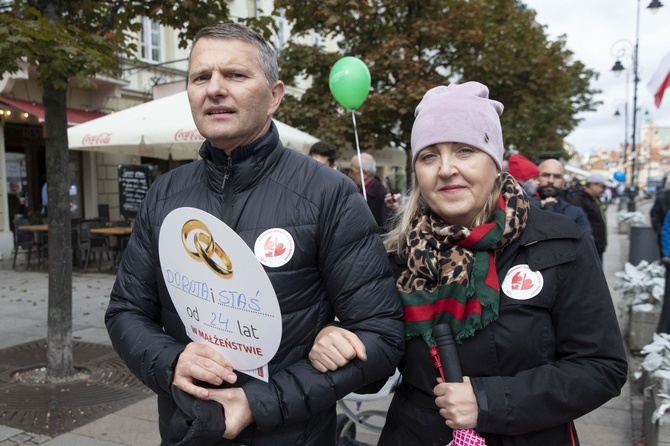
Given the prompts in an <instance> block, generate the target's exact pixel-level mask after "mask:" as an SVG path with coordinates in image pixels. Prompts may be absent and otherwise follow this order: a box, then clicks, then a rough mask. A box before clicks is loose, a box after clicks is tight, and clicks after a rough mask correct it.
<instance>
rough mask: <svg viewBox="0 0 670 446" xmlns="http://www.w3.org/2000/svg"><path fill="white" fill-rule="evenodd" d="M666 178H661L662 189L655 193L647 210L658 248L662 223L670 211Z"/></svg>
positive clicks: (669, 196) (669, 197) (669, 193)
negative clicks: (652, 201) (652, 202)
mask: <svg viewBox="0 0 670 446" xmlns="http://www.w3.org/2000/svg"><path fill="white" fill-rule="evenodd" d="M668 178H669V177H668V176H667V175H666V176H665V177H664V178H663V181H662V183H661V184H662V187H661V188H659V190H658V191H657V192H656V198H655V199H654V204H653V205H652V206H651V209H650V210H649V220H650V222H651V227H652V228H654V232H656V236H657V238H658V245H659V247H661V229H662V228H663V222H664V221H665V218H666V216H667V214H668V211H670V192H668V185H667V184H666V183H667V182H668V181H669V179H668ZM661 251H662V249H661Z"/></svg>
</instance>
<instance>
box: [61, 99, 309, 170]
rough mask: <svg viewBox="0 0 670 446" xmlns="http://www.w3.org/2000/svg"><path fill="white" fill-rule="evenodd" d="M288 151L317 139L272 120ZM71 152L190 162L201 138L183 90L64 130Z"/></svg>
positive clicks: (194, 157) (304, 146) (302, 146)
mask: <svg viewBox="0 0 670 446" xmlns="http://www.w3.org/2000/svg"><path fill="white" fill-rule="evenodd" d="M273 121H274V123H275V125H276V126H277V131H278V132H279V139H280V140H281V142H282V143H283V144H284V145H285V146H286V147H288V148H291V149H294V150H297V151H300V152H302V153H307V151H308V150H309V147H310V146H311V145H312V144H314V143H315V142H316V141H318V139H317V138H316V137H314V136H312V135H310V134H308V133H306V132H303V131H302V130H299V129H296V128H294V127H291V126H290V125H287V124H284V123H283V122H280V121H277V120H276V119H273ZM67 134H68V142H69V144H70V149H71V150H86V151H90V152H107V153H123V154H126V155H139V156H147V157H151V158H161V159H170V158H172V159H173V160H194V159H197V158H198V150H199V149H200V146H201V145H202V142H203V141H204V140H205V138H204V137H203V136H202V135H201V134H200V133H199V132H198V129H197V128H196V126H195V123H194V122H193V115H192V114H191V106H190V105H189V103H188V97H187V94H186V91H182V92H180V93H176V94H173V95H170V96H165V97H163V98H160V99H156V100H153V101H149V102H145V103H143V104H140V105H135V106H134V107H130V108H126V109H124V110H120V111H118V112H116V113H110V114H109V115H106V116H104V117H102V118H100V119H96V120H93V121H90V122H87V123H84V124H81V125H75V126H73V127H70V128H69V129H68V131H67Z"/></svg>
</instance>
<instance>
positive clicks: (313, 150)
mask: <svg viewBox="0 0 670 446" xmlns="http://www.w3.org/2000/svg"><path fill="white" fill-rule="evenodd" d="M309 156H310V157H312V158H314V159H315V160H317V161H318V162H320V163H321V164H325V165H326V166H330V167H332V168H333V169H337V166H336V165H335V160H336V159H337V148H336V147H335V146H334V145H332V144H330V143H327V142H325V141H317V142H315V143H314V144H312V147H310V148H309Z"/></svg>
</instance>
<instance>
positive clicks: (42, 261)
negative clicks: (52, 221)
mask: <svg viewBox="0 0 670 446" xmlns="http://www.w3.org/2000/svg"><path fill="white" fill-rule="evenodd" d="M18 229H19V231H29V232H33V233H34V237H35V243H36V244H37V267H38V268H40V269H42V268H44V267H46V263H47V257H46V256H47V244H48V240H47V234H48V233H49V225H48V224H38V225H22V226H19V227H18Z"/></svg>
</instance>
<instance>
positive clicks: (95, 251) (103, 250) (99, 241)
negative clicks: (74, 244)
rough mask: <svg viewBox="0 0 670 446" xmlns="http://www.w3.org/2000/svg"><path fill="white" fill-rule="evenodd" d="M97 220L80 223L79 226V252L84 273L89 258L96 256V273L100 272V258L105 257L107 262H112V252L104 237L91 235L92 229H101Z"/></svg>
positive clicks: (86, 270) (86, 269)
mask: <svg viewBox="0 0 670 446" xmlns="http://www.w3.org/2000/svg"><path fill="white" fill-rule="evenodd" d="M101 226H102V225H101V223H100V221H99V220H87V221H82V222H81V223H80V226H79V252H80V253H81V254H82V257H83V258H84V272H88V263H89V261H90V260H91V257H93V258H94V259H95V258H96V256H97V260H98V271H101V270H102V257H103V255H106V256H107V260H109V261H111V260H112V253H113V250H112V248H111V247H110V246H109V243H108V241H107V236H106V235H99V234H92V233H91V229H92V228H99V227H101Z"/></svg>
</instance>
